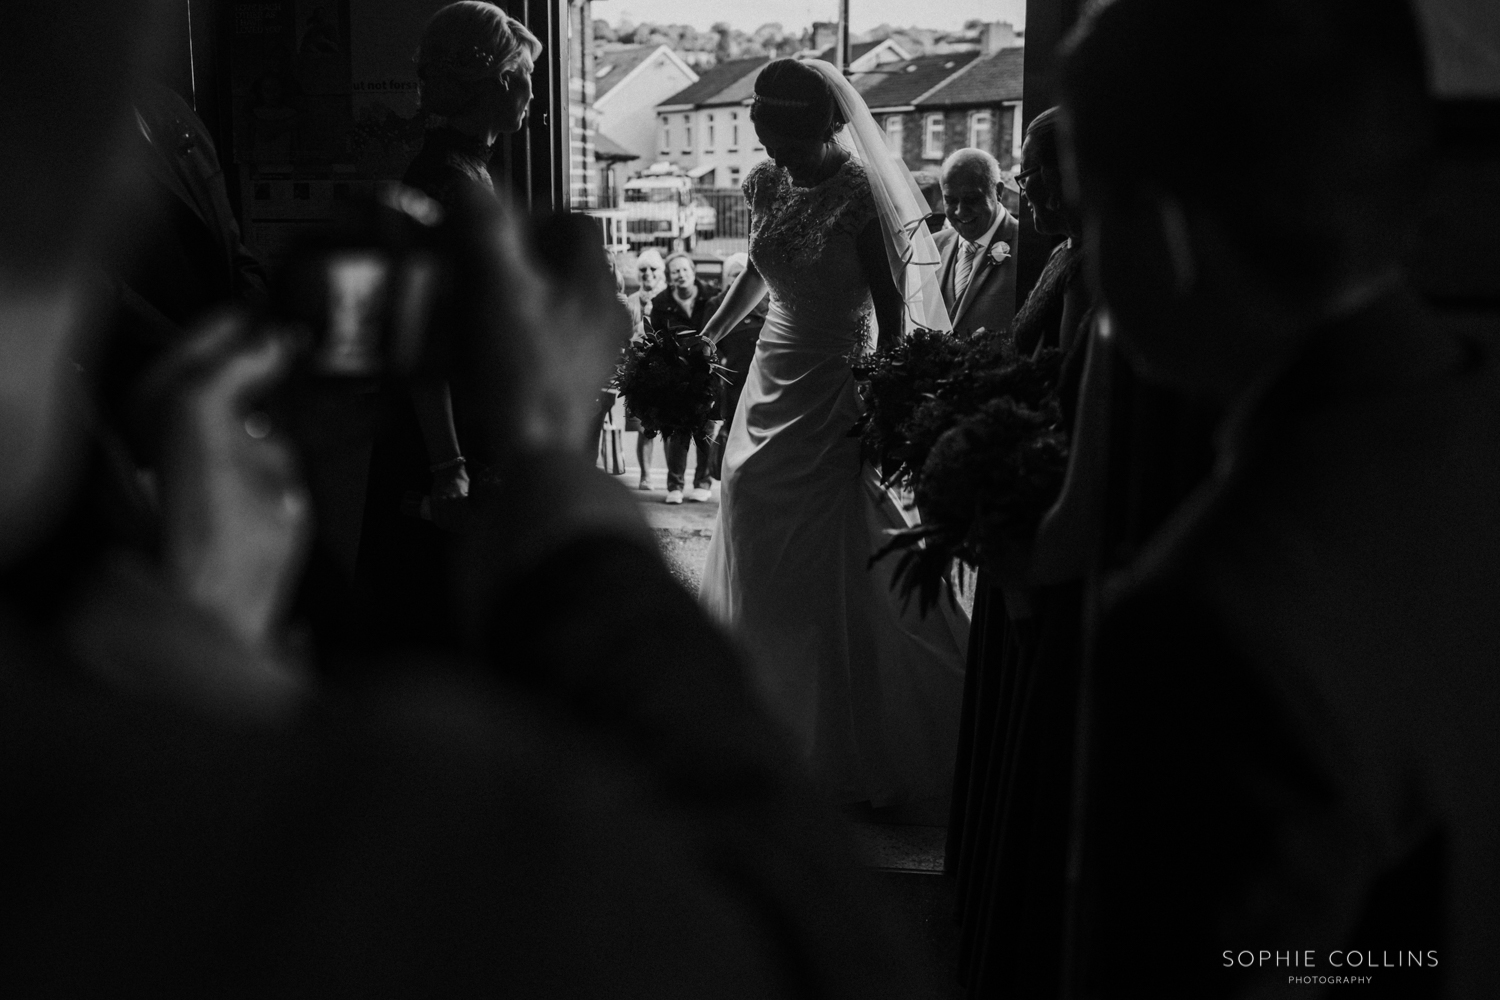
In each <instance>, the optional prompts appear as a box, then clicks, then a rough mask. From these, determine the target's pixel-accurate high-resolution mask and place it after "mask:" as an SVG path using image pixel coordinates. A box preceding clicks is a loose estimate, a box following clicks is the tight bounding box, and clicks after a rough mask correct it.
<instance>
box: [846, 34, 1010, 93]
mask: <svg viewBox="0 0 1500 1000" xmlns="http://www.w3.org/2000/svg"><path fill="white" fill-rule="evenodd" d="M1024 51H1025V50H1023V49H1019V48H1014V49H1001V50H1000V51H999V52H996V53H995V54H994V55H990V56H985V57H984V58H982V59H976V60H974V61H973V62H971V63H969V64H968V65H967V66H965V67H964V68H963V69H961V70H959V71H958V72H957V73H954V74H953V75H952V76H950V77H949V78H948V79H947V80H945V81H943V83H942V84H941V85H940V86H939V87H938V88H937V89H936V90H934V91H933V92H932V93H930V94H928V95H927V96H926V97H924V98H923V99H922V106H923V107H928V106H940V107H952V106H955V105H963V104H993V103H994V102H996V101H1019V100H1020V99H1021V88H1022V82H1023V81H1022V70H1023V68H1024V60H1023V58H1022V53H1023V52H1024ZM866 99H868V96H867V98H866Z"/></svg>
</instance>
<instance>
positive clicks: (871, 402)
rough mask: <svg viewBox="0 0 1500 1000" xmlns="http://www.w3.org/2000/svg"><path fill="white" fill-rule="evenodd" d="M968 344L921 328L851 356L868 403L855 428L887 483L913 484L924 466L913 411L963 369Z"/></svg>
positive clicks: (868, 454)
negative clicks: (913, 431)
mask: <svg viewBox="0 0 1500 1000" xmlns="http://www.w3.org/2000/svg"><path fill="white" fill-rule="evenodd" d="M964 349H965V345H964V344H962V343H961V342H959V341H957V340H955V339H954V338H953V337H952V335H950V334H946V333H937V332H934V331H932V330H924V329H918V330H914V331H912V333H911V334H910V335H908V336H907V337H905V338H903V339H902V340H901V341H900V342H899V343H896V344H894V345H892V346H890V347H887V348H886V349H884V350H882V351H878V352H875V353H873V354H861V355H857V356H854V357H851V358H850V359H849V366H850V368H851V369H852V370H853V372H854V377H855V379H856V380H857V381H858V382H859V384H860V385H859V390H860V398H861V401H862V403H863V409H862V411H861V413H860V417H859V420H858V421H857V422H856V423H855V425H854V429H853V430H852V431H851V432H850V433H851V434H852V435H854V436H856V437H858V438H859V439H860V443H861V445H862V448H863V451H864V456H865V459H866V460H867V461H868V462H870V464H871V465H873V466H874V467H875V468H877V469H879V470H880V472H881V476H882V477H883V479H884V480H885V482H886V484H887V485H889V486H896V487H907V486H909V485H910V484H911V478H912V476H913V475H914V474H915V472H916V471H917V470H918V469H920V468H921V467H922V462H923V460H924V459H925V457H926V451H925V449H924V448H923V447H922V445H921V444H920V443H913V442H912V441H911V440H910V428H909V424H910V423H911V419H912V415H913V414H914V413H915V412H916V410H917V408H918V407H919V406H921V405H922V404H923V403H925V402H928V401H931V400H932V399H933V397H934V395H935V393H936V392H937V391H938V388H939V386H940V385H941V384H942V383H943V382H944V380H946V379H948V378H949V377H950V376H951V375H953V374H954V372H956V371H958V369H959V367H960V365H961V364H962V363H963V358H964Z"/></svg>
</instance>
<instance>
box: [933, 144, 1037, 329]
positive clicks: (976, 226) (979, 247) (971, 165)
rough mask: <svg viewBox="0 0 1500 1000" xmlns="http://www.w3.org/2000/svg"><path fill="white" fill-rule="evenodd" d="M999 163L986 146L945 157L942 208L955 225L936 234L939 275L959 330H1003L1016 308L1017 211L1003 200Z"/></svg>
mask: <svg viewBox="0 0 1500 1000" xmlns="http://www.w3.org/2000/svg"><path fill="white" fill-rule="evenodd" d="M1004 183H1005V181H1004V174H1002V173H1001V171H1000V164H999V162H997V161H996V159H995V158H994V157H993V156H991V155H990V154H989V153H986V152H985V151H984V150H982V149H960V150H959V151H958V152H956V153H954V154H953V155H952V156H949V157H948V159H947V160H945V161H944V162H943V175H942V188H943V208H944V210H945V211H946V212H947V215H948V222H949V224H951V225H952V227H953V228H952V229H945V230H942V231H941V232H939V233H938V234H937V236H936V237H935V239H936V240H937V244H938V249H939V250H940V251H941V252H942V264H941V265H940V267H939V272H938V273H939V278H940V280H941V283H942V290H943V303H944V304H945V305H946V306H947V307H948V315H949V316H950V317H951V318H952V320H953V333H954V335H955V336H957V337H959V338H962V339H968V338H969V337H972V336H974V335H975V334H976V333H978V332H979V331H980V330H981V329H982V330H985V331H987V332H989V333H991V334H996V335H998V334H1001V333H1003V332H1005V331H1006V330H1007V329H1008V328H1009V327H1010V321H1011V317H1012V316H1014V315H1015V312H1016V264H1015V249H1016V233H1017V232H1018V230H1019V227H1018V225H1017V223H1016V217H1015V216H1013V215H1011V214H1010V213H1009V212H1007V211H1006V210H1005V206H1004V205H1002V204H1000V191H1001V188H1002V186H1003V185H1004Z"/></svg>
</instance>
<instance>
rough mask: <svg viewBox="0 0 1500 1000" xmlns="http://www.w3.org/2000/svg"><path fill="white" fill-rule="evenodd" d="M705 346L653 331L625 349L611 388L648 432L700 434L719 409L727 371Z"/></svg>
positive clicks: (692, 340) (690, 340)
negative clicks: (621, 397)
mask: <svg viewBox="0 0 1500 1000" xmlns="http://www.w3.org/2000/svg"><path fill="white" fill-rule="evenodd" d="M717 358H718V356H717V355H716V354H713V353H712V352H706V351H704V349H703V344H702V342H701V341H698V340H694V339H691V338H689V339H687V340H686V342H682V341H679V340H678V338H677V337H675V336H673V335H672V334H670V333H662V332H656V331H651V332H647V333H646V334H645V335H644V336H641V337H639V338H637V339H636V340H634V341H632V342H631V343H630V344H628V345H627V346H626V348H625V352H624V357H623V358H622V359H621V361H620V365H619V367H618V368H617V369H616V370H615V377H614V381H613V382H612V383H611V385H612V386H613V387H614V388H615V389H616V390H618V391H619V392H620V394H621V395H623V396H624V397H625V405H626V406H627V407H628V408H629V409H630V412H631V413H632V414H633V415H634V416H635V417H636V419H638V420H639V421H640V422H641V427H642V428H644V430H645V431H646V432H647V433H653V434H655V433H665V434H671V433H673V432H675V431H689V432H692V431H696V430H698V429H699V428H700V427H702V426H703V425H704V424H705V423H707V422H708V421H709V420H710V419H711V418H712V417H713V414H714V412H715V409H716V407H717V402H718V395H717V386H718V384H719V382H721V381H727V377H726V375H725V372H726V371H727V369H725V368H724V366H723V365H721V364H719V363H718V360H717Z"/></svg>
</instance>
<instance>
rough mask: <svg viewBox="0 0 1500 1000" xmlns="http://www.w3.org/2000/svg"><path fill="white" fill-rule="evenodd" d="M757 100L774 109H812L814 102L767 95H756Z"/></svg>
mask: <svg viewBox="0 0 1500 1000" xmlns="http://www.w3.org/2000/svg"><path fill="white" fill-rule="evenodd" d="M755 100H756V101H757V102H758V103H760V104H764V105H766V106H767V107H772V108H810V107H812V101H808V100H804V99H801V98H795V97H767V96H766V95H765V94H756V95H755Z"/></svg>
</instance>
